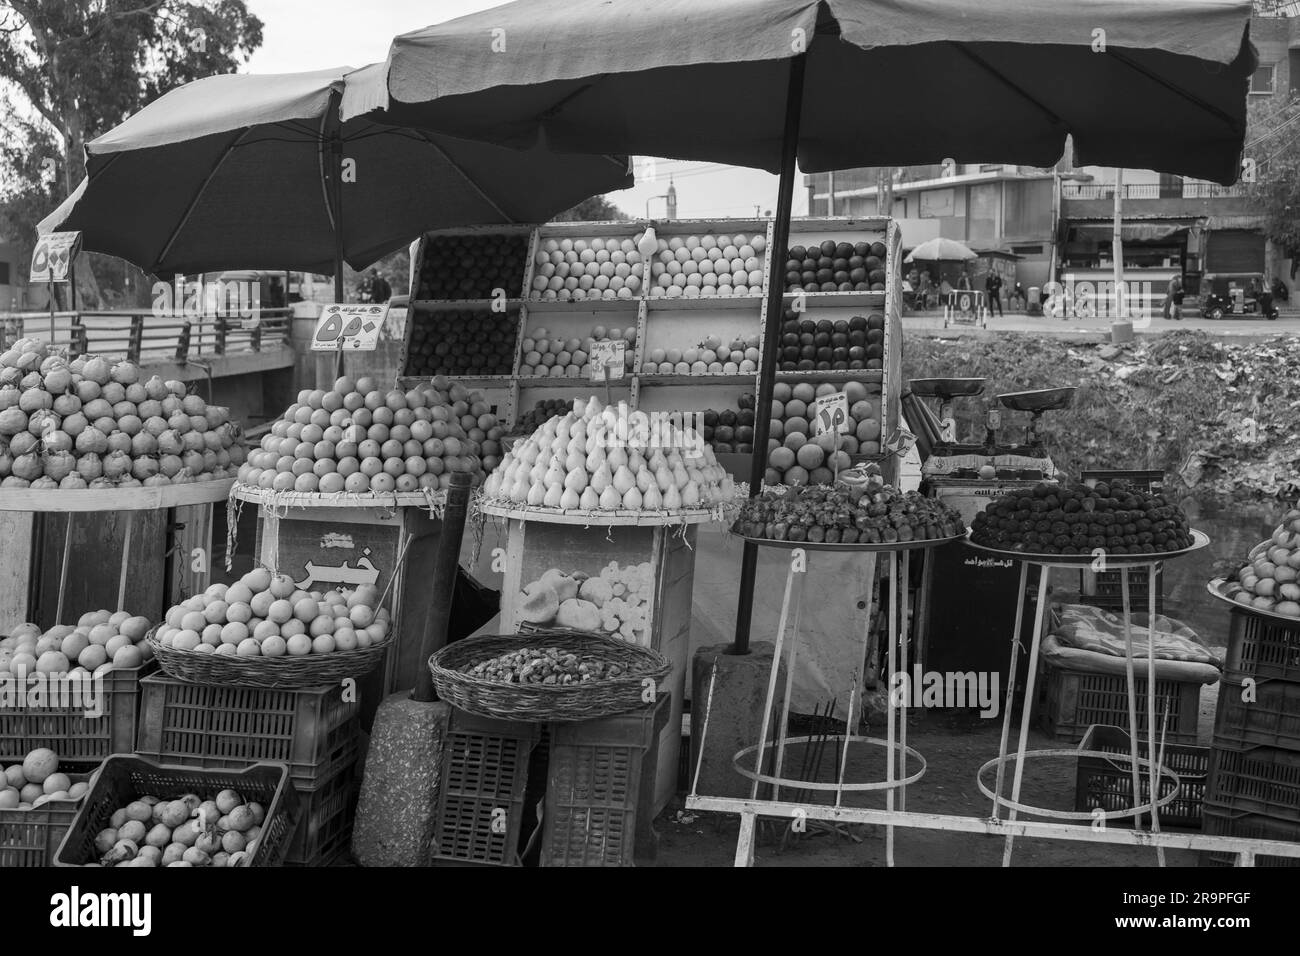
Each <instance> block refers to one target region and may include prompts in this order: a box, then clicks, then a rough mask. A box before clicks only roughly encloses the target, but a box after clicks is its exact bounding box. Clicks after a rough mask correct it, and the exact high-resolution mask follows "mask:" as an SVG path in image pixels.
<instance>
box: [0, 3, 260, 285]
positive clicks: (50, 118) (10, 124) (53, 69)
mask: <svg viewBox="0 0 1300 956" xmlns="http://www.w3.org/2000/svg"><path fill="white" fill-rule="evenodd" d="M261 43H262V21H261V20H259V19H258V18H257V17H255V16H253V15H252V14H250V13H249V12H248V8H247V6H246V5H245V3H244V0H196V2H188V0H8V2H6V3H5V4H4V5H3V6H2V7H0V84H3V85H4V86H7V87H8V88H9V89H10V90H12V91H14V93H15V94H16V95H15V96H14V97H13V99H12V100H8V99H7V100H6V101H5V102H4V103H3V104H2V105H3V114H4V115H3V116H0V120H2V121H3V125H4V127H5V129H6V132H10V131H12V132H14V133H15V134H16V135H14V136H13V137H11V138H9V140H8V141H7V142H6V144H5V148H4V149H3V150H0V183H3V184H4V185H3V189H2V191H0V228H3V229H4V230H5V232H6V233H7V234H8V235H9V236H10V237H11V238H13V239H15V240H16V241H18V242H19V244H20V246H22V247H24V248H25V249H26V250H30V248H31V246H32V244H33V243H34V241H35V235H36V224H37V223H38V222H39V221H40V220H41V219H42V218H43V217H44V216H45V215H46V214H48V213H49V212H50V211H52V210H53V209H54V207H55V206H56V205H57V204H58V202H59V201H61V200H62V199H63V198H64V197H65V196H67V195H68V194H69V193H70V192H72V190H73V188H74V187H75V186H76V185H77V183H79V182H80V181H81V179H82V177H83V176H84V175H85V145H86V143H87V142H89V141H90V140H91V139H94V138H95V137H96V136H98V135H100V134H101V133H103V132H106V131H107V130H109V129H111V128H112V127H113V126H116V125H117V124H118V123H121V122H122V121H123V120H124V119H126V117H128V116H129V115H131V114H132V113H134V112H135V111H137V110H139V109H140V108H141V107H143V106H144V105H146V104H147V103H149V102H151V101H153V100H155V99H157V98H158V97H159V96H161V95H162V94H164V93H166V92H167V91H168V90H171V89H173V88H175V87H177V86H181V85H182V84H185V83H188V82H190V81H191V80H196V79H198V78H200V77H203V76H210V75H212V74H214V73H230V72H233V71H235V70H236V69H237V68H238V67H239V66H240V65H241V64H242V63H244V62H246V61H247V59H248V56H249V55H250V54H251V53H252V52H253V51H254V50H256V49H257V48H258V47H259V46H260V45H261ZM115 271H119V272H120V269H118V270H115Z"/></svg>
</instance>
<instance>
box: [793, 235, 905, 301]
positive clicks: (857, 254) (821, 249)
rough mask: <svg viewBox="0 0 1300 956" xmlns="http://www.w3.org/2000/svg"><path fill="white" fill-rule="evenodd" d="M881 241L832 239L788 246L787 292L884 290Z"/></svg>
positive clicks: (882, 244) (883, 246)
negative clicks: (839, 240)
mask: <svg viewBox="0 0 1300 956" xmlns="http://www.w3.org/2000/svg"><path fill="white" fill-rule="evenodd" d="M885 252H886V250H885V244H884V243H883V242H859V243H848V242H836V241H835V240H834V239H827V240H826V241H825V242H823V243H821V244H820V245H813V246H791V247H790V249H789V251H788V252H787V253H786V257H785V258H786V262H785V288H786V291H787V292H799V291H800V290H802V291H804V292H884V291H885Z"/></svg>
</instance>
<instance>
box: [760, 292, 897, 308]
mask: <svg viewBox="0 0 1300 956" xmlns="http://www.w3.org/2000/svg"><path fill="white" fill-rule="evenodd" d="M800 295H802V296H803V298H804V301H805V302H807V303H808V308H810V309H858V308H879V309H883V308H884V307H885V293H883V292H802V293H800V292H785V293H782V295H781V303H782V305H784V306H786V307H787V308H788V307H789V305H790V303H792V302H793V301H794V300H795V298H796V297H797V296H800Z"/></svg>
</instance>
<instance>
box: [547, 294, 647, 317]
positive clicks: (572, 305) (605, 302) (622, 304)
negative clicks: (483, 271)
mask: <svg viewBox="0 0 1300 956" xmlns="http://www.w3.org/2000/svg"><path fill="white" fill-rule="evenodd" d="M640 302H641V297H640V296H633V297H632V298H630V299H579V300H575V299H567V300H560V299H554V300H551V299H525V300H524V303H523V304H524V306H525V307H526V308H527V309H528V311H529V313H531V314H534V315H540V314H541V313H543V312H636V310H637V309H638V308H639V306H640Z"/></svg>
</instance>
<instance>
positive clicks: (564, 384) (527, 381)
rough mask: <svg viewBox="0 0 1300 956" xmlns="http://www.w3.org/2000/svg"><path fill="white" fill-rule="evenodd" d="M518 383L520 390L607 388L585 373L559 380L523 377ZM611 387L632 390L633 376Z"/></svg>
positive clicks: (625, 377)
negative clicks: (579, 387)
mask: <svg viewBox="0 0 1300 956" xmlns="http://www.w3.org/2000/svg"><path fill="white" fill-rule="evenodd" d="M516 381H517V382H518V383H519V387H520V388H569V389H572V388H575V387H578V386H581V387H583V388H604V387H605V383H604V382H593V381H592V380H591V378H590V376H588V375H587V374H585V373H584V374H582V375H579V376H576V377H575V378H569V377H568V376H561V377H558V378H552V377H551V376H549V375H548V376H546V377H544V378H537V377H530V378H523V377H520V378H518V379H516ZM609 385H610V388H630V387H631V386H632V375H631V374H630V373H629V374H627V375H625V376H623V378H621V379H618V380H617V381H614V382H610V383H609Z"/></svg>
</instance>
